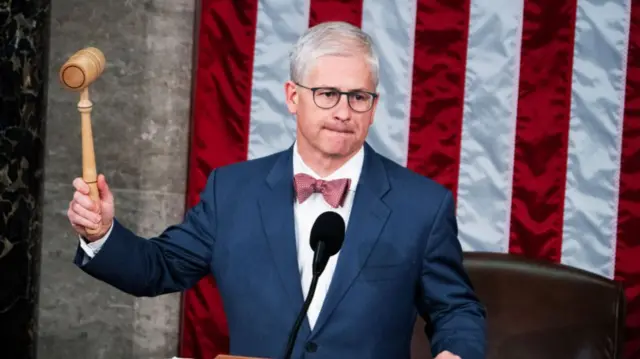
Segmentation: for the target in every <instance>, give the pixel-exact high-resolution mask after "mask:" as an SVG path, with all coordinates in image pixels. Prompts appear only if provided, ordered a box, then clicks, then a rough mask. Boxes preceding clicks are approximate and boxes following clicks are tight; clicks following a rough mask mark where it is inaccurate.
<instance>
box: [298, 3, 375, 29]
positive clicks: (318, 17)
mask: <svg viewBox="0 0 640 359" xmlns="http://www.w3.org/2000/svg"><path fill="white" fill-rule="evenodd" d="M362 2H363V0H311V3H310V4H309V27H312V26H315V25H317V24H319V23H322V22H327V21H345V22H348V23H350V24H352V25H354V26H357V27H361V26H362Z"/></svg>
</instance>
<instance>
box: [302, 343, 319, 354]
mask: <svg viewBox="0 0 640 359" xmlns="http://www.w3.org/2000/svg"><path fill="white" fill-rule="evenodd" d="M304 348H305V349H306V350H307V352H309V353H315V352H316V350H318V344H316V343H314V342H308V343H307V344H306V345H305V346H304Z"/></svg>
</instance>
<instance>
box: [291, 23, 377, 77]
mask: <svg viewBox="0 0 640 359" xmlns="http://www.w3.org/2000/svg"><path fill="white" fill-rule="evenodd" d="M362 54H364V55H365V58H366V60H367V62H368V63H369V67H370V71H371V77H372V78H373V83H374V86H375V87H376V88H377V87H378V82H379V67H380V65H379V61H378V56H377V55H376V53H375V50H374V45H373V40H372V39H371V36H369V35H368V34H367V33H366V32H364V31H362V29H360V28H359V27H357V26H353V25H351V24H349V23H346V22H341V21H331V22H324V23H321V24H318V25H316V26H313V27H311V28H309V29H307V31H305V32H304V33H303V34H302V36H301V37H300V38H299V39H298V41H297V43H296V44H295V45H294V47H293V49H292V51H291V53H290V55H289V63H290V68H289V76H290V77H291V81H294V82H302V81H303V79H304V77H305V75H306V74H307V72H308V71H309V69H310V67H311V66H312V65H313V64H314V63H315V61H316V60H317V59H318V58H320V57H322V56H344V57H347V56H354V55H362Z"/></svg>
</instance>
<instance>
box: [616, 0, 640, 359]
mask: <svg viewBox="0 0 640 359" xmlns="http://www.w3.org/2000/svg"><path fill="white" fill-rule="evenodd" d="M631 3H632V5H631V26H630V31H629V51H628V56H627V84H626V90H625V91H626V94H625V96H626V97H625V111H624V125H623V132H622V154H621V156H622V158H621V164H620V171H621V172H620V196H619V203H618V229H617V243H616V258H615V263H616V271H615V279H616V280H619V281H622V283H624V285H625V292H626V296H627V315H628V317H627V331H626V333H625V339H626V341H627V345H626V349H625V355H624V357H625V358H638V357H640V262H639V261H638V259H639V258H640V241H639V240H638V238H639V237H638V236H639V234H640V67H638V64H640V2H638V1H632V2H631Z"/></svg>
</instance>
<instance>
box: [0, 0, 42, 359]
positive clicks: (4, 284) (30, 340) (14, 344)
mask: <svg viewBox="0 0 640 359" xmlns="http://www.w3.org/2000/svg"><path fill="white" fill-rule="evenodd" d="M49 7H50V0H0V29H2V30H1V31H0V357H2V358H12V359H22V358H35V357H36V348H37V345H36V338H37V322H38V321H37V317H38V316H37V303H38V289H39V263H40V245H41V232H42V226H41V218H42V206H43V203H42V198H43V194H42V191H43V183H44V179H43V168H44V163H43V158H44V133H45V132H44V130H45V114H46V103H47V94H46V88H47V76H48V74H47V68H48V64H47V62H48V43H49Z"/></svg>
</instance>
